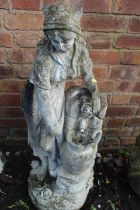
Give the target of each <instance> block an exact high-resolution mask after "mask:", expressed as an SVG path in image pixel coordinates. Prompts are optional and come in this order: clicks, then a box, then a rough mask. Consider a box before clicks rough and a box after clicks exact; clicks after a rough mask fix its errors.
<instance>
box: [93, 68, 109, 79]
mask: <svg viewBox="0 0 140 210" xmlns="http://www.w3.org/2000/svg"><path fill="white" fill-rule="evenodd" d="M107 72H108V69H107V67H101V66H94V68H93V74H94V76H95V78H96V79H97V80H104V79H106V77H107Z"/></svg>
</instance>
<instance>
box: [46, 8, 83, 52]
mask: <svg viewBox="0 0 140 210" xmlns="http://www.w3.org/2000/svg"><path fill="white" fill-rule="evenodd" d="M44 16H45V19H44V24H43V30H44V33H45V35H46V36H47V37H48V38H49V40H50V41H51V44H52V45H53V47H54V48H55V50H56V51H60V52H67V51H69V50H70V49H71V48H72V46H73V44H74V40H75V39H76V37H77V35H81V29H80V19H81V16H82V10H81V9H80V10H79V11H74V10H73V9H70V8H67V9H66V8H65V7H64V6H63V5H51V6H45V7H44Z"/></svg>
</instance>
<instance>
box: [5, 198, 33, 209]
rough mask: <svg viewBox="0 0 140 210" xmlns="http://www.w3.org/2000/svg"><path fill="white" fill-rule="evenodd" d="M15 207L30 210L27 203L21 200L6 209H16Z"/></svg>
mask: <svg viewBox="0 0 140 210" xmlns="http://www.w3.org/2000/svg"><path fill="white" fill-rule="evenodd" d="M17 206H19V207H22V208H23V209H24V210H30V209H29V206H28V205H27V203H26V202H24V201H22V200H19V201H16V202H15V203H14V204H13V205H11V206H8V208H9V209H12V208H14V207H17Z"/></svg>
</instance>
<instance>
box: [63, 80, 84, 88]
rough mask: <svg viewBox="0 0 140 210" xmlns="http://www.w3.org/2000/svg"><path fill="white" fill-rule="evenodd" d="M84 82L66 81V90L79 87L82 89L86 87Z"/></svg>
mask: <svg viewBox="0 0 140 210" xmlns="http://www.w3.org/2000/svg"><path fill="white" fill-rule="evenodd" d="M84 84H85V83H84V81H83V80H82V79H75V80H67V81H66V90H68V89H70V88H72V87H75V86H78V87H82V86H83V85H84Z"/></svg>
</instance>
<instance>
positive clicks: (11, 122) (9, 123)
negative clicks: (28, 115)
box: [0, 119, 26, 128]
mask: <svg viewBox="0 0 140 210" xmlns="http://www.w3.org/2000/svg"><path fill="white" fill-rule="evenodd" d="M0 127H1V128H25V127H26V122H25V120H23V119H0Z"/></svg>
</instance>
